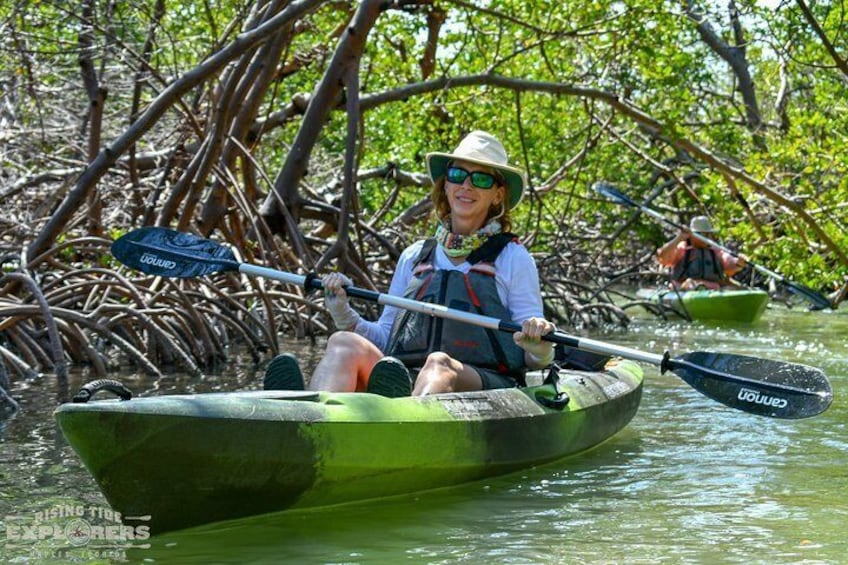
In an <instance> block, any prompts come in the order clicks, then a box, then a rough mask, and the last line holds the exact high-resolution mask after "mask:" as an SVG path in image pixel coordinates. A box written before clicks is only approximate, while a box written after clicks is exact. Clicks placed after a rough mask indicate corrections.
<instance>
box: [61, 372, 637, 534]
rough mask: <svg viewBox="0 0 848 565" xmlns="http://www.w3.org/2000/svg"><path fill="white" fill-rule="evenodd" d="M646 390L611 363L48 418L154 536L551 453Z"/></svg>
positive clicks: (87, 410)
mask: <svg viewBox="0 0 848 565" xmlns="http://www.w3.org/2000/svg"><path fill="white" fill-rule="evenodd" d="M558 393H560V394H559V395H558ZM641 394H642V370H641V368H640V367H639V366H638V365H637V364H635V363H633V362H632V361H619V362H617V363H611V364H610V365H609V366H608V367H607V370H605V371H600V372H583V371H560V373H559V380H558V384H557V385H556V387H555V386H554V385H552V384H542V385H539V386H530V387H526V388H515V389H501V390H492V391H475V392H466V393H451V394H439V395H432V396H424V397H405V398H393V399H390V398H384V397H382V396H377V395H373V394H367V393H324V392H320V393H319V392H308V391H307V392H303V391H245V392H228V393H207V394H195V395H172V396H157V397H144V398H133V399H130V400H117V399H108V400H97V401H91V402H79V403H66V404H63V405H61V406H59V407H58V408H57V409H56V411H55V417H56V420H57V422H58V424H59V426H60V428H61V430H62V433H63V434H64V436H65V437H66V438H67V440H68V442H69V443H70V445H71V446H72V447H73V449H74V450H75V451H76V453H77V454H78V455H79V457H80V458H81V459H82V461H83V463H84V464H85V466H86V468H87V469H88V470H89V471H90V473H91V474H92V475H93V476H94V478H95V480H96V481H97V484H98V485H99V487H100V489H101V490H102V491H103V494H104V495H105V496H106V499H107V500H108V501H109V504H110V505H111V506H112V507H113V509H114V510H115V511H117V512H119V513H120V514H121V516H122V519H123V520H124V521H125V523H132V522H133V520H144V521H145V523H146V524H148V526H149V528H150V531H151V532H153V533H154V534H155V533H161V532H165V531H169V530H176V529H182V528H187V527H191V526H196V525H200V524H204V523H208V522H215V521H220V520H227V519H232V518H238V517H242V516H248V515H254V514H262V513H267V512H275V511H280V510H285V509H292V508H306V507H313V506H323V505H331V504H338V503H344V502H350V501H356V500H363V499H370V498H378V497H385V496H392V495H399V494H404V493H410V492H416V491H422V490H427V489H433V488H438V487H445V486H450V485H456V484H461V483H464V482H468V481H474V480H478V479H482V478H485V477H490V476H495V475H501V474H504V473H509V472H512V471H516V470H519V469H523V468H527V467H531V466H534V465H538V464H542V463H546V462H550V461H553V460H556V459H559V458H562V457H565V456H567V455H572V454H576V453H579V452H582V451H585V450H587V449H589V448H591V447H593V446H595V445H597V444H599V443H601V442H603V441H604V440H606V439H608V438H609V437H611V436H612V435H614V434H615V433H616V432H618V431H619V430H621V429H622V428H623V427H624V426H626V425H627V423H628V422H629V421H630V420H631V419H632V418H633V416H634V414H635V413H636V411H637V409H638V407H639V402H640V399H641Z"/></svg>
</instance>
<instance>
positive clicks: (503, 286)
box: [354, 240, 543, 352]
mask: <svg viewBox="0 0 848 565" xmlns="http://www.w3.org/2000/svg"><path fill="white" fill-rule="evenodd" d="M423 245H424V240H421V241H418V242H416V243H413V244H412V245H410V246H409V247H407V248H406V249H405V250H404V251H403V253H401V256H400V259H399V260H398V264H397V268H396V269H395V274H394V276H392V283H391V285H390V286H389V294H392V295H395V296H403V293H404V291H405V290H406V288H407V287H408V286H409V282H410V280H412V270H413V264H414V262H415V259H417V258H418V254H419V253H420V252H421V248H422V246H423ZM433 256H434V261H433V266H434V267H435V268H436V269H446V270H448V269H449V270H455V271H461V272H463V273H468V271H470V270H471V267H472V265H471V264H470V263H468V262H467V261H463V262H462V263H460V264H459V265H454V264H453V263H451V261H450V259H449V258H448V256H447V254H445V251H444V249H443V248H442V246H441V245H437V246H436V249H435V252H434V254H433ZM495 284H496V286H497V289H498V296H499V297H500V299H501V302H502V303H503V305H504V306H505V307H506V309H507V311H508V312H509V314H510V317H511V318H512V321H513V322H514V323H516V324H521V323H522V322H523V321H524V320H526V319H528V318H531V317H534V316H536V317H542V315H543V313H542V293H541V290H540V288H539V272H538V271H537V269H536V261H535V260H534V259H533V257H532V256H531V255H530V253H529V252H528V251H527V249H526V248H525V247H524V246H523V245H521V244H519V243H516V242H514V241H513V242H510V243H508V244H507V245H506V247H504V249H503V251H501V253H500V255H498V258H497V259H495ZM399 310H400V309H399V308H397V307H395V306H388V305H387V306H385V307H384V308H383V312H382V314H381V315H380V318H379V319H378V320H377V321H376V322H370V321H368V320H365V319H364V318H361V319H360V320H359V322H358V323H357V324H356V328H355V329H354V331H355V332H356V333H357V334H359V335H361V336H363V337H365V338H367V339H369V340H370V341H371V342H372V343H374V344H375V345H376V346H377V347H379V348H380V350H381V351H384V352H385V349H386V345H387V344H388V341H389V334H390V333H391V331H392V325H393V324H394V321H395V317H396V316H397V314H398V312H399Z"/></svg>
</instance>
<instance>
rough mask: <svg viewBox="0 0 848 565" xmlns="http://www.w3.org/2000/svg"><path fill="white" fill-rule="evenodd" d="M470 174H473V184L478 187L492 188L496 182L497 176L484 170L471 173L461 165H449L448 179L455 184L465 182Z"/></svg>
mask: <svg viewBox="0 0 848 565" xmlns="http://www.w3.org/2000/svg"><path fill="white" fill-rule="evenodd" d="M468 175H471V186H474V187H476V188H483V189H488V188H492V187H493V186H494V184H495V177H494V176H493V175H490V174H489V173H484V172H483V171H474V172H473V173H469V172H468V171H466V170H465V169H463V168H460V167H448V174H447V177H448V180H449V181H450V182H452V183H454V184H462V183H464V182H465V179H466V178H468Z"/></svg>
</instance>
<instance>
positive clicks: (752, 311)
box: [636, 289, 769, 323]
mask: <svg viewBox="0 0 848 565" xmlns="http://www.w3.org/2000/svg"><path fill="white" fill-rule="evenodd" d="M636 295H637V297H639V298H642V299H645V300H648V301H651V302H654V303H657V304H662V305H663V306H666V307H668V308H671V309H673V310H675V311H676V312H679V313H680V314H681V315H682V316H684V317H685V316H686V315H687V314H688V317H689V318H691V319H692V320H720V321H728V322H745V323H754V322H756V321H757V320H759V319H760V318H761V317H762V315H763V313H764V312H765V310H766V306H767V305H768V301H769V296H768V293H767V292H765V291H764V290H758V289H738V290H736V289H733V290H729V289H728V290H724V289H722V290H683V291H678V292H675V291H673V290H657V289H640V290H639V292H637V294H636Z"/></svg>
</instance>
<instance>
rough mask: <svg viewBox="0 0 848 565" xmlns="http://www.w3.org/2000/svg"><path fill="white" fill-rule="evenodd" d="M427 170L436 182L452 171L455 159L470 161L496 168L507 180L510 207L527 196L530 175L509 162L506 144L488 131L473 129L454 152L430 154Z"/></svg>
mask: <svg viewBox="0 0 848 565" xmlns="http://www.w3.org/2000/svg"><path fill="white" fill-rule="evenodd" d="M426 158H427V172H428V173H430V179H431V180H432V181H433V182H436V181H437V180H439V179H440V178H442V177H443V176H445V174H446V173H447V170H448V163H450V162H451V161H454V160H460V161H467V162H469V163H475V164H477V165H484V166H487V167H492V168H493V169H496V170H497V171H498V172H499V173H500V174H502V175H503V177H504V179H505V180H506V189H507V193H508V195H509V198H508V199H507V201H508V204H509V207H510V208H514V207H515V206H516V205H517V204H518V203H519V202H521V198H522V197H523V196H524V187H525V186H526V185H527V176H526V175H525V174H524V171H522V170H521V169H519V168H517V167H513V166H511V165H510V164H509V159H508V158H507V155H506V149H504V146H503V143H501V142H500V141H498V139H497V138H496V137H495V136H493V135H492V134H490V133H487V132H485V131H479V130H478V131H472V132H471V133H469V134H468V135H466V136H465V137H464V138H463V140H462V141H460V142H459V145H457V147H456V149H455V150H454V152H453V153H438V152H434V153H427V157H426Z"/></svg>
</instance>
